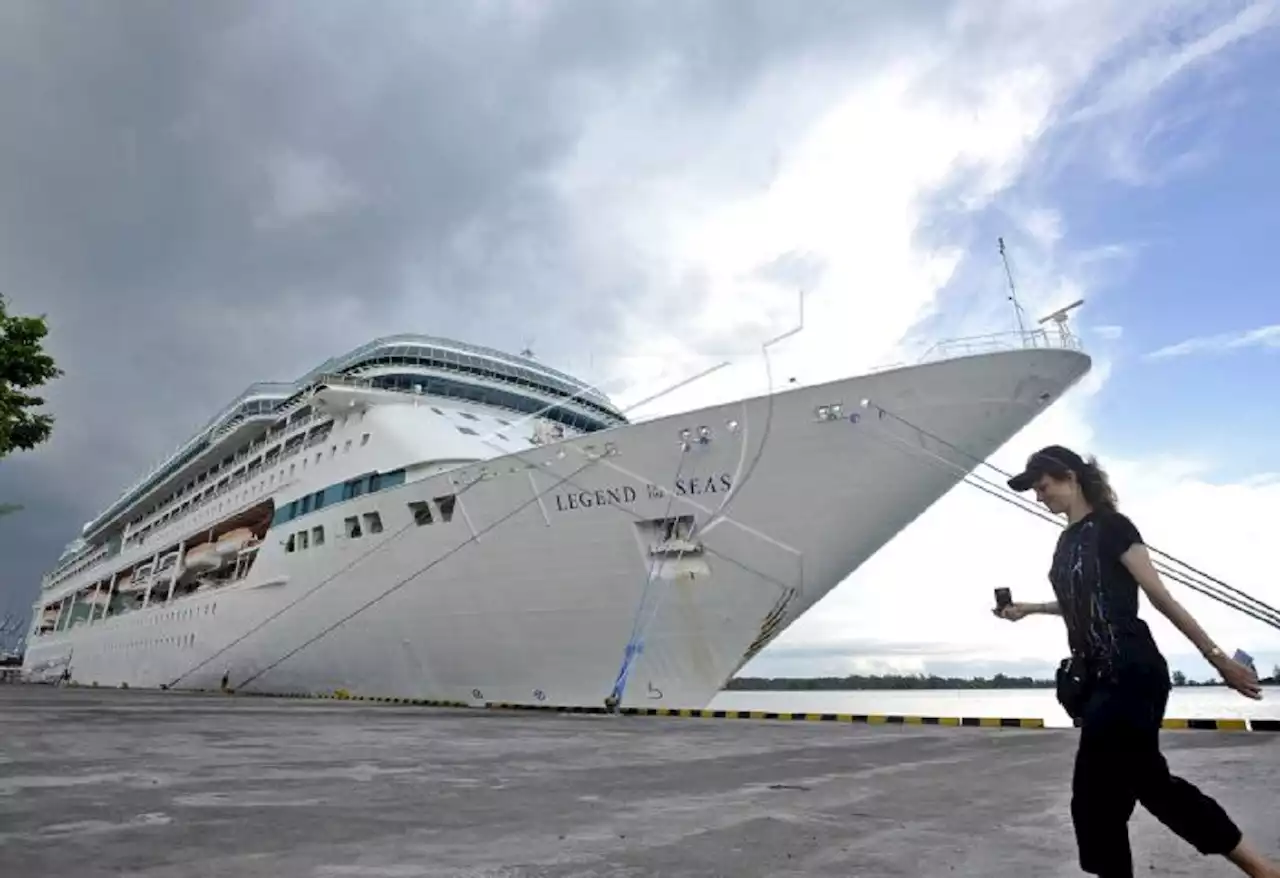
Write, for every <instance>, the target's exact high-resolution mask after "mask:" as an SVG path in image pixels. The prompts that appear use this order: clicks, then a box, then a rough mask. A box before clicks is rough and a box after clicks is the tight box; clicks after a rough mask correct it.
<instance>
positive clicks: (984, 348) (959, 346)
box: [918, 325, 1082, 363]
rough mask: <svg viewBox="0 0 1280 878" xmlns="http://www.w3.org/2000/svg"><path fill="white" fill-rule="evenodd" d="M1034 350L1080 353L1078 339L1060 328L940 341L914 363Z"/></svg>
mask: <svg viewBox="0 0 1280 878" xmlns="http://www.w3.org/2000/svg"><path fill="white" fill-rule="evenodd" d="M1037 348H1038V349H1042V350H1069V351H1079V350H1081V349H1082V345H1081V343H1080V339H1079V338H1078V337H1077V336H1076V335H1075V334H1074V333H1073V332H1071V330H1070V329H1069V328H1068V327H1067V326H1065V325H1061V326H1059V327H1058V328H1056V329H1052V330H1050V329H1046V328H1039V329H1028V330H1023V331H1021V332H1018V331H1014V332H996V333H990V334H987V335H970V336H964V337H962V338H952V339H944V340H943V341H940V342H938V343H937V344H935V345H933V346H932V347H931V348H929V349H928V350H926V351H925V352H924V353H923V354H922V355H921V356H920V359H919V361H918V362H920V363H930V362H936V361H938V360H950V359H954V358H956V357H968V356H975V355H979V354H993V353H1000V352H1003V351H1016V350H1028V349H1037Z"/></svg>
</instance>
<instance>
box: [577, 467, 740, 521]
mask: <svg viewBox="0 0 1280 878" xmlns="http://www.w3.org/2000/svg"><path fill="white" fill-rule="evenodd" d="M732 487H733V476H731V475H730V474H729V473H712V474H711V475H706V476H688V477H684V478H679V479H676V480H675V482H674V483H673V484H672V486H671V490H672V493H674V494H675V496H677V497H693V496H701V495H703V494H723V493H725V492H726V491H728V490H729V489H730V488H732ZM641 491H643V492H644V495H645V497H646V498H647V499H649V500H660V499H662V498H664V497H666V496H667V489H666V488H664V487H663V486H661V485H654V484H646V485H645V486H644V487H643V488H642V489H636V488H635V487H634V486H632V485H613V486H611V487H608V488H596V489H594V490H589V491H588V490H584V491H564V492H562V493H559V494H556V495H555V502H556V511H557V512H572V511H574V510H578V509H594V508H596V507H598V506H628V505H630V504H632V503H634V502H636V500H638V499H639V498H640V494H641Z"/></svg>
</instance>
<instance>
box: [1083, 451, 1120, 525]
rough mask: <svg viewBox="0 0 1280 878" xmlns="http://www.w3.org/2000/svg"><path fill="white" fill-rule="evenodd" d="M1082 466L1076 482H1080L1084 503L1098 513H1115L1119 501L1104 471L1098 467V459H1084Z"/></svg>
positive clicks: (1091, 457)
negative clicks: (1082, 470)
mask: <svg viewBox="0 0 1280 878" xmlns="http://www.w3.org/2000/svg"><path fill="white" fill-rule="evenodd" d="M1084 464H1085V466H1084V472H1083V473H1076V480H1077V481H1079V482H1080V491H1081V493H1083V494H1084V499H1085V501H1086V502H1087V503H1088V504H1089V505H1090V506H1092V507H1093V508H1094V509H1097V510H1098V511H1099V512H1115V511H1116V509H1117V507H1118V506H1119V505H1120V501H1119V500H1117V499H1116V492H1115V489H1113V488H1112V487H1111V480H1110V479H1108V478H1107V473H1106V471H1105V470H1103V469H1102V467H1100V466H1098V459H1097V458H1096V457H1093V456H1092V455H1091V456H1089V457H1088V458H1086V459H1085V462H1084Z"/></svg>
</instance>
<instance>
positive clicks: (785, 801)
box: [0, 686, 1280, 878]
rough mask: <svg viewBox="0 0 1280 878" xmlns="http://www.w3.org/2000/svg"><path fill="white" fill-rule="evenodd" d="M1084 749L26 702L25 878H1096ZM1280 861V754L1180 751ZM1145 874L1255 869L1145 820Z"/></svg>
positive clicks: (472, 714)
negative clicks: (1078, 770)
mask: <svg viewBox="0 0 1280 878" xmlns="http://www.w3.org/2000/svg"><path fill="white" fill-rule="evenodd" d="M1075 742H1076V732H1075V731H1074V730H1054V729H1050V730H1041V729H1035V730H1031V729H990V728H946V727H937V726H873V725H860V724H846V723H821V722H812V723H810V722H780V721H769V720H721V719H691V718H675V717H636V716H621V717H611V716H591V715H561V714H552V713H526V712H504V711H484V710H476V711H472V710H459V709H449V708H443V709H433V708H423V707H415V706H397V705H384V704H369V703H356V702H340V701H311V700H289V699H286V700H274V699H266V698H248V697H243V696H222V695H207V696H202V695H183V694H179V693H156V692H127V691H118V690H95V689H54V688H48V687H35V686H4V687H0V875H4V876H8V875H13V876H18V875H30V876H38V878H54V876H74V878H94V876H106V875H111V876H120V875H137V876H146V878H161V876H196V875H198V876H208V878H212V876H228V878H231V876H235V878H249V876H271V878H289V876H314V878H338V876H383V878H416V876H503V878H516V876H539V878H558V876H562V878H570V876H573V878H587V876H606V875H607V876H628V878H633V876H646V875H663V876H700V878H701V876H715V875H723V876H735V878H737V876H756V875H759V876H801V875H831V876H836V875H839V876H850V875H858V876H932V875H947V876H957V875H962V876H963V875H972V876H982V878H1002V876H1015V875H1016V876H1019V878H1025V876H1030V875H1034V876H1037V878H1049V876H1075V875H1081V874H1083V873H1081V872H1080V870H1079V868H1078V866H1077V865H1076V861H1075V848H1074V840H1073V835H1072V830H1071V824H1070V816H1069V809H1068V802H1069V796H1070V776H1071V767H1072V759H1073V755H1074V748H1075ZM1164 742H1165V743H1164V746H1165V750H1166V753H1167V755H1168V758H1169V762H1170V765H1171V766H1172V768H1173V770H1174V771H1175V772H1176V773H1179V774H1182V775H1183V776H1185V777H1187V778H1188V779H1190V780H1192V781H1193V782H1195V783H1197V784H1199V785H1200V786H1201V787H1202V788H1203V789H1204V790H1205V791H1206V792H1208V793H1210V794H1211V795H1213V796H1215V797H1216V798H1218V800H1219V801H1221V802H1222V803H1223V804H1224V805H1225V806H1226V808H1227V809H1228V811H1229V812H1230V813H1231V814H1232V816H1233V817H1235V819H1236V820H1237V821H1238V822H1239V823H1240V824H1241V825H1242V827H1244V829H1245V831H1246V833H1247V834H1248V835H1250V836H1251V837H1252V838H1254V839H1255V840H1256V841H1257V843H1258V844H1259V845H1260V846H1261V847H1263V849H1265V850H1267V851H1268V852H1272V853H1275V854H1280V820H1278V819H1277V808H1276V803H1277V801H1278V798H1277V792H1276V791H1277V790H1280V735H1276V734H1270V733H1263V732H1224V731H1170V732H1165V733H1164ZM1130 826H1131V836H1132V838H1133V842H1134V851H1135V866H1136V867H1137V871H1138V872H1139V873H1147V874H1159V875H1163V876H1181V875H1186V876H1191V875H1195V876H1214V875H1222V876H1228V875H1234V874H1237V873H1236V872H1235V871H1234V870H1233V869H1232V868H1230V867H1229V866H1228V865H1227V864H1225V863H1224V862H1221V861H1218V860H1206V859H1204V858H1202V857H1200V856H1199V855H1198V854H1197V853H1196V852H1195V851H1194V850H1193V849H1192V848H1191V847H1190V846H1188V845H1187V844H1186V843H1184V842H1183V841H1181V840H1180V839H1179V838H1177V837H1176V836H1174V835H1173V834H1172V833H1171V832H1170V831H1169V830H1167V829H1165V828H1164V827H1163V826H1161V825H1160V824H1159V823H1157V822H1156V821H1155V820H1153V819H1152V818H1151V817H1150V815H1148V814H1147V813H1146V812H1145V811H1144V810H1142V808H1141V806H1139V808H1138V810H1137V811H1136V813H1135V815H1134V819H1133V821H1132V822H1131V824H1130Z"/></svg>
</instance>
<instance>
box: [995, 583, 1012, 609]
mask: <svg viewBox="0 0 1280 878" xmlns="http://www.w3.org/2000/svg"><path fill="white" fill-rule="evenodd" d="M1011 603H1013V594H1012V593H1011V592H1010V591H1009V589H1007V588H997V589H996V609H997V610H1003V609H1004V608H1005V607H1007V606H1009V604H1011Z"/></svg>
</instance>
